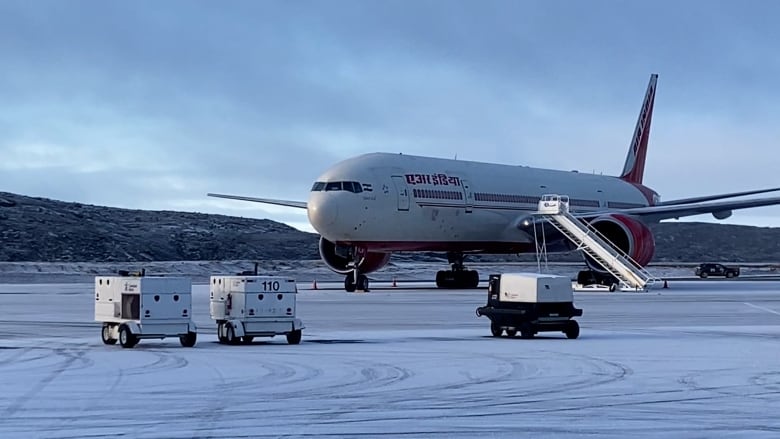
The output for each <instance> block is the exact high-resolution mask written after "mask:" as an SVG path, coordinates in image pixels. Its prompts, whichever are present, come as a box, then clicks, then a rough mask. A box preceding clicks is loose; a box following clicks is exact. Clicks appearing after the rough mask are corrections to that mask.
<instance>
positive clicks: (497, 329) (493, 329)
mask: <svg viewBox="0 0 780 439" xmlns="http://www.w3.org/2000/svg"><path fill="white" fill-rule="evenodd" d="M503 332H504V330H503V329H501V326H499V325H497V324H495V323H491V324H490V333H491V334H493V337H501V334H502V333H503Z"/></svg>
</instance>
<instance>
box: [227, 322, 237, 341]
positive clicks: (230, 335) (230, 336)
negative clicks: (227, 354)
mask: <svg viewBox="0 0 780 439" xmlns="http://www.w3.org/2000/svg"><path fill="white" fill-rule="evenodd" d="M226 326H227V334H226V335H225V342H227V344H238V337H236V330H235V329H233V325H231V324H230V323H227V324H226Z"/></svg>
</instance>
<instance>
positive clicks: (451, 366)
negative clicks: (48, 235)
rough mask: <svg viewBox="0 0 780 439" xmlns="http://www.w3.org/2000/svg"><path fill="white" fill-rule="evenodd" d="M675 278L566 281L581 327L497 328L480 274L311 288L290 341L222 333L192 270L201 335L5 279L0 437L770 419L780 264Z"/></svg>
mask: <svg viewBox="0 0 780 439" xmlns="http://www.w3.org/2000/svg"><path fill="white" fill-rule="evenodd" d="M302 286H306V287H308V286H309V284H306V285H302ZM322 286H324V285H321V287H322ZM670 286H671V288H670V289H659V290H654V291H652V292H650V293H617V294H615V293H601V292H591V293H577V294H576V297H575V303H576V305H577V306H578V307H580V308H582V309H583V310H584V315H583V316H582V317H581V318H579V319H578V320H579V322H580V325H581V327H582V333H581V336H580V338H579V339H577V340H567V339H565V338H564V337H563V335H562V334H556V333H542V334H540V335H541V336H538V338H536V339H533V340H521V339H519V338H518V339H508V338H505V337H504V338H501V339H496V338H493V337H490V331H489V321H488V320H487V319H486V318H484V317H483V318H478V317H476V316H475V314H474V309H475V308H476V307H477V306H481V305H484V303H485V292H484V290H474V291H458V292H445V291H438V290H435V289H433V288H427V289H419V290H408V289H403V290H402V289H398V288H396V289H390V288H388V289H381V288H378V287H379V285H375V287H374V289H373V291H371V292H369V293H353V294H348V293H344V292H340V291H337V290H317V291H309V290H302V291H301V294H300V295H299V298H298V316H299V317H300V318H301V319H303V321H304V323H305V324H306V327H307V328H306V329H305V330H304V334H303V342H302V343H301V344H300V345H297V346H294V345H287V344H286V342H285V340H284V338H283V337H276V338H274V339H265V340H264V341H261V342H255V343H254V344H253V345H251V346H243V345H239V346H224V345H220V344H218V343H217V342H216V336H215V335H214V331H215V329H214V325H213V323H212V322H211V320H210V319H209V316H208V289H207V286H205V285H196V286H195V287H194V299H195V300H194V315H195V320H196V323H197V324H198V325H199V334H198V343H197V345H196V346H195V348H192V349H187V348H182V347H181V346H180V345H179V342H178V340H177V339H166V340H163V341H158V340H143V341H141V343H140V344H139V345H138V346H137V347H136V348H135V349H122V348H120V347H119V346H104V345H103V344H102V343H101V341H100V335H99V333H100V329H99V324H98V323H95V322H93V321H92V317H93V306H94V305H93V303H94V298H93V286H92V285H89V284H39V285H24V284H17V285H0V437H3V438H16V437H25V438H28V437H57V438H64V437H73V438H85V437H105V436H111V437H117V436H124V437H133V438H138V437H165V438H171V437H282V436H285V437H305V436H319V437H338V438H342V437H355V436H359V437H377V436H383V437H426V438H434V437H435V438H473V437H529V436H539V437H549V436H554V437H569V436H592V437H616V438H617V437H620V438H624V437H629V435H630V436H631V437H637V436H640V437H641V436H647V437H658V436H666V437H702V438H710V437H719V438H721V437H735V438H737V437H738V438H742V437H767V438H770V437H771V438H775V437H778V436H780V417H778V416H777V413H778V412H780V282H773V281H765V282H744V281H742V282H726V281H707V282H696V281H694V282H679V283H674V282H673V283H672V284H671V285H670Z"/></svg>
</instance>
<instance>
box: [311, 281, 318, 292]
mask: <svg viewBox="0 0 780 439" xmlns="http://www.w3.org/2000/svg"><path fill="white" fill-rule="evenodd" d="M311 289H312V290H316V289H317V279H314V282H312V284H311Z"/></svg>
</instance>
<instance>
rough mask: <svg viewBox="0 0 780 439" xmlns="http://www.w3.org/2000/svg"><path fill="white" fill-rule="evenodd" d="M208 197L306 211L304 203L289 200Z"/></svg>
mask: <svg viewBox="0 0 780 439" xmlns="http://www.w3.org/2000/svg"><path fill="white" fill-rule="evenodd" d="M206 195H207V196H209V197H216V198H227V199H228V200H241V201H252V202H254V203H265V204H275V205H277V206H287V207H295V208H298V209H306V202H305V201H290V200H274V199H272V198H254V197H242V196H240V195H224V194H211V193H209V194H206Z"/></svg>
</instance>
